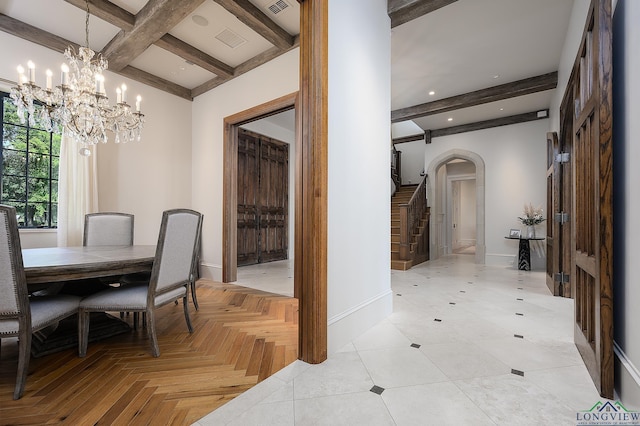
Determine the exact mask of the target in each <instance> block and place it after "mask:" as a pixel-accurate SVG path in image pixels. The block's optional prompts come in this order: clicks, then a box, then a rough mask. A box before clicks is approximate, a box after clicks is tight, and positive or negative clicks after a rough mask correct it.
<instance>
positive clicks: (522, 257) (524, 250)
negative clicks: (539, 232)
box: [505, 237, 545, 271]
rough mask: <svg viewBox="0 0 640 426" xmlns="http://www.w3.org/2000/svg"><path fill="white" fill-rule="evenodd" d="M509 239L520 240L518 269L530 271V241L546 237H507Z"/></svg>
mask: <svg viewBox="0 0 640 426" xmlns="http://www.w3.org/2000/svg"><path fill="white" fill-rule="evenodd" d="M505 238H506V239H507V240H519V241H520V244H519V246H518V269H520V270H521V271H530V270H531V247H530V246H529V241H531V240H533V241H541V240H544V239H545V238H544V237H533V238H527V237H505Z"/></svg>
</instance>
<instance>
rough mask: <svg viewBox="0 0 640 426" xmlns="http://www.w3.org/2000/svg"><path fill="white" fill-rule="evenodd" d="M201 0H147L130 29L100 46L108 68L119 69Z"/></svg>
mask: <svg viewBox="0 0 640 426" xmlns="http://www.w3.org/2000/svg"><path fill="white" fill-rule="evenodd" d="M204 1H205V0H149V1H148V2H147V4H146V5H145V6H144V7H143V8H142V9H141V10H140V12H138V14H137V15H136V23H135V25H134V27H133V28H132V29H131V30H130V31H124V30H123V31H120V33H118V35H116V36H115V37H114V38H113V39H112V40H111V41H110V42H109V43H108V44H107V45H106V46H105V48H104V49H103V50H102V55H103V56H104V57H105V58H106V59H107V60H108V61H109V68H110V69H111V70H112V71H120V70H122V69H123V68H124V67H126V66H127V65H129V64H130V63H131V62H133V60H134V59H136V58H137V57H138V56H139V55H141V54H142V53H143V52H144V51H145V50H147V48H148V47H149V46H150V45H152V44H154V43H155V42H157V41H158V40H160V38H162V36H164V35H165V34H167V33H168V32H169V31H171V30H172V29H173V28H174V27H175V26H176V25H178V23H180V22H181V21H182V20H183V19H185V18H186V17H187V16H188V15H189V14H190V13H192V12H193V11H194V10H196V9H197V8H198V7H199V6H200V5H201V4H202V3H203V2H204Z"/></svg>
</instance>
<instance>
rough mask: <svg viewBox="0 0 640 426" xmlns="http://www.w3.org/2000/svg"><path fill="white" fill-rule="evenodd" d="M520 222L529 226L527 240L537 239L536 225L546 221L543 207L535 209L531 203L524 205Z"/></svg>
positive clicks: (519, 217)
mask: <svg viewBox="0 0 640 426" xmlns="http://www.w3.org/2000/svg"><path fill="white" fill-rule="evenodd" d="M518 220H519V221H520V222H521V223H522V224H523V225H526V226H527V233H526V236H527V238H536V225H538V224H540V223H542V222H544V221H545V218H544V217H543V216H542V207H533V205H532V204H531V203H529V204H525V205H524V210H523V214H522V216H518Z"/></svg>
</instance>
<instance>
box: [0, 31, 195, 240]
mask: <svg viewBox="0 0 640 426" xmlns="http://www.w3.org/2000/svg"><path fill="white" fill-rule="evenodd" d="M0 47H1V48H2V54H3V61H2V62H0V78H3V79H7V80H11V81H15V80H17V71H16V67H17V66H18V64H23V66H24V65H25V64H26V62H27V60H29V59H32V60H33V61H34V62H35V63H36V67H37V68H36V72H37V76H36V82H37V83H38V84H41V85H42V84H44V78H45V77H44V76H45V74H44V72H45V70H46V69H47V68H50V69H51V70H53V71H54V75H55V73H56V70H59V69H60V64H62V62H63V60H64V57H63V55H62V54H60V53H58V52H54V51H52V50H49V49H46V48H44V47H41V46H39V45H37V44H33V43H30V42H28V41H25V40H22V39H19V38H17V37H13V36H11V35H8V34H6V33H0ZM105 78H106V81H105V86H106V89H107V92H109V91H113V93H114V94H113V96H111V97H112V99H111V101H112V104H113V101H114V99H113V97H114V96H115V87H116V86H119V85H120V84H121V83H125V84H126V85H127V87H128V92H129V93H130V94H131V95H132V96H135V95H136V94H140V95H141V96H142V98H143V100H142V112H143V113H144V114H145V115H146V119H147V123H146V124H145V128H144V131H143V134H142V141H140V142H139V143H138V142H136V143H133V142H131V143H127V144H118V145H116V144H114V143H113V139H111V140H110V141H109V143H107V144H105V145H102V144H101V145H99V146H98V152H97V156H98V168H99V174H98V185H99V188H98V189H99V192H100V196H99V197H100V198H99V206H100V210H101V211H109V210H111V211H124V212H129V213H133V214H134V215H135V241H136V243H139V244H155V243H156V241H157V238H158V231H159V229H160V221H161V218H162V211H163V210H165V209H169V208H175V207H191V102H189V101H187V100H184V99H181V98H178V97H176V96H173V95H169V94H167V93H165V92H162V91H159V90H156V89H153V88H151V87H149V86H145V85H142V84H140V83H138V82H135V81H133V80H129V79H126V78H124V77H121V76H119V75H117V74H113V73H110V72H108V71H107V72H106V73H105ZM0 86H1V88H2V89H3V90H7V91H8V90H9V89H10V87H11V84H8V83H2V84H0ZM111 89H112V90H111ZM21 239H22V242H23V245H24V247H25V248H26V247H51V246H55V245H56V244H57V241H56V238H55V231H51V230H25V231H21Z"/></svg>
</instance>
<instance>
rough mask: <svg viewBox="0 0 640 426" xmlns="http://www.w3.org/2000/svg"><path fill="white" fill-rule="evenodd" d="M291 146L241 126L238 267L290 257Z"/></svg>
mask: <svg viewBox="0 0 640 426" xmlns="http://www.w3.org/2000/svg"><path fill="white" fill-rule="evenodd" d="M288 224H289V145H288V144H286V143H284V142H280V141H277V140H275V139H271V138H268V137H266V136H263V135H260V134H257V133H253V132H250V131H248V130H245V129H238V266H245V265H253V264H256V263H263V262H272V261H275V260H284V259H287V258H288V242H289V235H288V227H289V226H288Z"/></svg>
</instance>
